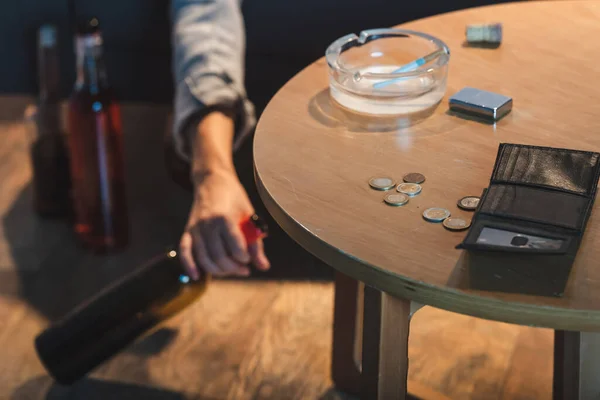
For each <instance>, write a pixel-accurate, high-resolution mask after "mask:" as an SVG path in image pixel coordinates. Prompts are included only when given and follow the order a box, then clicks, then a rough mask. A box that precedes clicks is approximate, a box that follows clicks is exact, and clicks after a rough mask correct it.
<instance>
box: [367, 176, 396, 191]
mask: <svg viewBox="0 0 600 400" xmlns="http://www.w3.org/2000/svg"><path fill="white" fill-rule="evenodd" d="M369 186H371V187H372V188H373V189H375V190H390V189H393V188H394V186H396V183H395V182H394V180H393V179H392V178H387V177H379V178H371V179H369Z"/></svg>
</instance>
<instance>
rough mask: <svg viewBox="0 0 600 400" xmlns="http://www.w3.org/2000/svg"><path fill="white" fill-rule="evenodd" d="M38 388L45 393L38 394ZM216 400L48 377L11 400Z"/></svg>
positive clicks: (17, 392) (26, 386)
mask: <svg viewBox="0 0 600 400" xmlns="http://www.w3.org/2000/svg"><path fill="white" fill-rule="evenodd" d="M40 388H48V389H47V391H46V390H45V389H44V390H43V391H42V393H40ZM34 398H35V399H38V398H39V399H44V400H107V399H110V400H134V399H136V400H137V399H140V400H185V399H189V398H193V399H194V400H216V399H213V398H209V397H198V396H191V397H190V396H186V395H184V394H182V393H178V392H174V391H171V390H166V389H158V388H153V387H148V386H141V385H134V384H130V383H122V382H114V381H106V380H99V379H91V378H88V379H84V380H82V381H80V382H78V383H77V384H75V385H73V386H69V387H66V386H61V385H57V384H53V383H52V381H51V380H50V378H48V377H43V376H40V377H37V378H33V379H31V380H29V381H27V382H25V383H24V384H23V385H22V386H20V387H19V388H17V389H16V390H15V391H14V392H13V394H12V396H11V397H10V400H23V399H34Z"/></svg>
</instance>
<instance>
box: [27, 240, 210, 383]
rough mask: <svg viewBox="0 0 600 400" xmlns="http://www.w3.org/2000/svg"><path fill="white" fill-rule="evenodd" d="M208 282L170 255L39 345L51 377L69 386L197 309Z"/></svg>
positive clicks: (55, 328) (72, 316) (94, 301)
mask: <svg viewBox="0 0 600 400" xmlns="http://www.w3.org/2000/svg"><path fill="white" fill-rule="evenodd" d="M207 281H208V276H207V275H206V274H202V279H201V280H199V281H193V280H191V279H190V278H189V277H188V276H187V275H186V274H185V273H184V271H183V269H182V267H181V264H180V262H179V258H178V255H177V252H176V251H174V250H171V251H167V252H166V253H165V254H161V255H159V256H157V257H155V258H154V259H152V260H150V261H148V262H147V263H145V264H144V265H142V266H141V267H139V268H137V269H136V270H134V271H133V272H132V273H130V274H129V275H127V276H125V277H124V278H123V279H121V280H119V281H117V282H115V283H114V284H113V285H111V286H109V287H107V288H106V289H104V290H103V291H102V292H100V293H99V294H97V295H96V296H94V297H93V298H91V299H90V300H88V301H86V302H85V303H83V304H81V305H80V306H79V307H77V308H76V309H74V310H73V311H72V312H70V313H69V314H68V315H66V316H65V317H64V318H62V319H61V320H59V321H58V322H56V323H55V324H53V325H52V326H50V327H49V328H48V329H46V330H45V331H44V332H42V333H41V334H40V335H38V336H37V337H36V339H35V347H36V350H37V353H38V356H39V358H40V360H41V361H42V363H43V364H44V366H45V367H46V369H47V371H48V372H49V373H50V375H51V376H52V377H53V378H54V379H55V380H56V381H57V382H59V383H61V384H64V385H68V384H71V383H73V382H75V381H77V380H79V379H81V378H82V377H84V376H85V375H86V374H87V373H88V372H90V371H92V370H93V369H94V368H96V367H97V366H98V365H100V364H101V363H102V362H104V361H106V360H108V359H109V358H111V357H112V356H113V355H115V354H117V353H118V352H119V351H121V350H122V349H124V348H125V347H126V346H127V345H129V344H130V343H132V342H133V341H134V340H135V339H136V338H138V337H140V336H142V335H144V334H147V333H149V332H151V331H152V328H154V327H155V326H156V325H157V324H158V323H160V322H161V321H164V320H166V319H168V318H169V317H171V316H173V315H174V314H176V313H177V312H179V311H181V310H183V309H184V308H186V307H187V306H188V305H189V304H191V303H193V302H194V301H195V300H196V299H197V298H198V297H199V296H200V295H202V293H204V290H205V288H206V284H207Z"/></svg>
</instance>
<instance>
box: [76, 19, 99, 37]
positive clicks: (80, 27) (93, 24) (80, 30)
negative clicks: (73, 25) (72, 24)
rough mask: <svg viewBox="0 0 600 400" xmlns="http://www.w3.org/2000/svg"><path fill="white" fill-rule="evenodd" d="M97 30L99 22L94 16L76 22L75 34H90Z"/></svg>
mask: <svg viewBox="0 0 600 400" xmlns="http://www.w3.org/2000/svg"><path fill="white" fill-rule="evenodd" d="M99 31H100V22H99V21H98V18H96V17H92V18H88V19H85V20H83V21H80V22H79V23H78V24H77V34H79V35H91V34H93V33H97V32H99Z"/></svg>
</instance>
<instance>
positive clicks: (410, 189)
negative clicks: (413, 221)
mask: <svg viewBox="0 0 600 400" xmlns="http://www.w3.org/2000/svg"><path fill="white" fill-rule="evenodd" d="M422 189H423V188H422V187H421V185H419V184H418V183H401V184H399V185H398V187H397V188H396V190H397V191H398V192H400V193H404V194H407V195H409V196H411V197H413V196H416V195H418V194H419V193H421V190H422Z"/></svg>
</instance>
